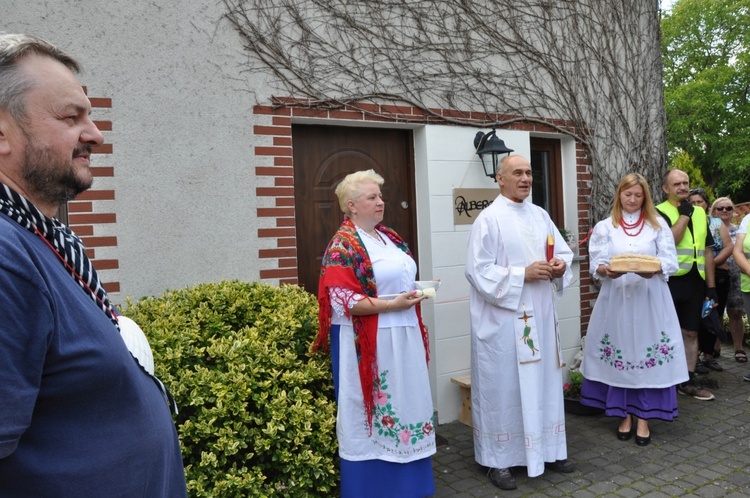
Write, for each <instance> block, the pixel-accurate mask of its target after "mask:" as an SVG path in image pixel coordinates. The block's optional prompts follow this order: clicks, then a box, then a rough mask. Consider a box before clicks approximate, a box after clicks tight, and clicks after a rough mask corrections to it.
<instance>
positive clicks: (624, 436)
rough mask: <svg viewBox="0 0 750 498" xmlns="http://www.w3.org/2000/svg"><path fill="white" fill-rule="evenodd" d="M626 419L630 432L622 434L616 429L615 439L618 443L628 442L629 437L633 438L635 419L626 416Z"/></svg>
mask: <svg viewBox="0 0 750 498" xmlns="http://www.w3.org/2000/svg"><path fill="white" fill-rule="evenodd" d="M627 418H629V419H630V430H629V431H627V432H622V431H621V430H620V428H619V427H618V428H617V439H619V440H620V441H628V440H630V438H631V437H633V432H634V431H633V429H634V427H635V417H633V416H632V415H628V416H627ZM624 421H625V420H624V419H623V422H624Z"/></svg>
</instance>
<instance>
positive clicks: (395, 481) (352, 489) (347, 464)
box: [330, 325, 435, 498]
mask: <svg viewBox="0 0 750 498" xmlns="http://www.w3.org/2000/svg"><path fill="white" fill-rule="evenodd" d="M330 344H331V364H332V367H333V386H334V390H335V391H336V398H337V399H338V395H339V392H338V382H339V378H338V377H339V368H338V364H339V326H338V325H332V326H331V336H330ZM340 490H341V497H342V498H384V497H388V498H424V497H427V496H432V495H434V494H435V478H434V477H433V475H432V459H431V458H430V457H427V458H422V459H421V460H414V461H412V462H409V463H395V462H387V461H385V460H362V461H356V462H354V461H351V460H345V459H343V458H342V459H341V484H340Z"/></svg>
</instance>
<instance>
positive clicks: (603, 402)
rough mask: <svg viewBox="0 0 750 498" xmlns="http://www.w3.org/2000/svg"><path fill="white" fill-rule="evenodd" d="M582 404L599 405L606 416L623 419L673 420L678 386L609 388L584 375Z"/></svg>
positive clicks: (675, 412) (675, 414)
mask: <svg viewBox="0 0 750 498" xmlns="http://www.w3.org/2000/svg"><path fill="white" fill-rule="evenodd" d="M581 404H582V405H586V406H593V407H596V408H601V409H603V410H604V414H605V415H607V416H608V417H619V418H625V417H626V416H627V415H628V414H632V415H635V416H636V417H638V418H642V419H646V420H648V419H660V420H667V421H672V420H674V418H675V417H677V389H676V386H672V387H664V388H658V389H651V388H638V389H633V388H626V387H612V386H608V385H607V384H604V383H602V382H597V381H595V380H588V379H585V378H584V379H583V384H582V386H581Z"/></svg>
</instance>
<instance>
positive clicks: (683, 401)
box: [433, 346, 750, 498]
mask: <svg viewBox="0 0 750 498" xmlns="http://www.w3.org/2000/svg"><path fill="white" fill-rule="evenodd" d="M719 363H720V364H721V365H722V366H723V367H724V371H723V372H712V373H711V374H709V375H708V378H709V379H712V380H714V381H717V382H719V383H720V387H719V388H718V389H712V392H713V393H714V395H715V396H716V399H715V400H713V401H698V400H696V399H694V398H691V397H687V396H682V395H680V396H679V403H680V404H679V416H678V417H677V419H676V420H674V421H673V422H663V421H658V420H654V421H651V423H650V428H651V438H652V440H651V444H650V445H649V446H647V447H645V448H641V447H639V446H636V444H635V442H634V440H633V439H631V440H630V441H619V440H618V439H617V438H616V435H615V431H616V430H617V425H618V423H619V419H615V418H609V417H606V416H604V415H591V416H583V415H571V414H566V430H567V438H568V457H569V458H571V459H573V460H574V461H575V462H576V464H577V470H576V471H575V472H573V473H572V474H559V473H555V472H550V471H547V472H545V473H544V474H543V475H541V476H539V477H535V478H529V477H528V476H527V475H526V468H525V467H516V468H513V469H512V471H513V475H514V477H515V479H516V482H517V483H518V489H516V490H513V491H503V490H500V489H498V488H496V487H495V486H493V485H492V483H490V481H489V479H488V477H487V469H486V468H484V467H481V466H480V465H478V464H477V463H476V462H475V461H474V448H473V443H472V434H471V428H470V427H467V426H465V425H463V424H461V423H460V422H452V423H449V424H444V425H441V426H439V427H438V429H437V434H438V436H439V441H442V444H440V445H439V446H438V450H437V455H436V456H435V457H433V468H434V473H435V485H436V488H437V494H436V495H435V498H444V497H476V496H485V497H495V496H497V497H508V498H514V497H522V496H542V497H543V496H550V497H558V496H574V497H576V498H579V497H580V498H588V497H598V496H611V497H623V498H635V497H648V498H666V497H674V496H687V495H690V496H696V497H705V498H718V497H731V498H734V497H737V498H739V497H747V496H750V402H748V401H747V400H748V397H749V396H750V382H745V381H743V380H742V377H743V376H744V375H745V374H746V373H748V372H750V363H737V362H735V361H734V350H733V349H732V348H731V346H724V348H723V350H722V355H721V357H720V358H719Z"/></svg>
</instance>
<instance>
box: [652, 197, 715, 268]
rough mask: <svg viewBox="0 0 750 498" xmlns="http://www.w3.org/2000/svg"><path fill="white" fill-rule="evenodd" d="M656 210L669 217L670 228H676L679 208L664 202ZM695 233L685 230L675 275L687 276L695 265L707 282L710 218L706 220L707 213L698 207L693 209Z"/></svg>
mask: <svg viewBox="0 0 750 498" xmlns="http://www.w3.org/2000/svg"><path fill="white" fill-rule="evenodd" d="M656 209H658V210H659V211H661V212H662V213H664V214H665V215H667V217H668V218H669V221H670V226H674V224H675V223H677V219H678V218H679V217H680V213H679V212H678V211H677V208H676V207H675V206H673V205H672V204H670V203H669V201H664V202H662V203H661V204H659V205H658V206H656ZM691 219H692V220H693V231H692V232H691V231H690V227H689V226H688V227H687V228H685V235H683V236H682V240H681V241H680V242H679V244H677V263H678V266H679V269H678V270H677V273H675V276H676V277H679V276H680V275H685V274H686V273H687V272H689V271H690V268H692V267H693V263H695V264H696V265H697V266H698V273H700V274H701V277H702V278H703V280H706V237H707V236H708V218H706V212H705V211H704V210H703V209H701V208H698V207H696V208H695V209H693V215H692V216H691Z"/></svg>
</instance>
